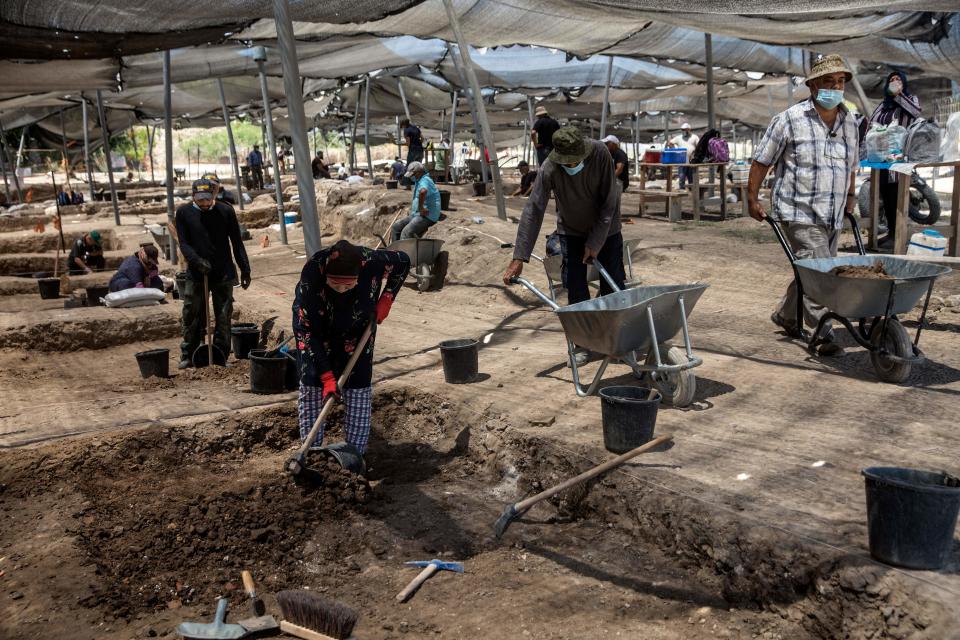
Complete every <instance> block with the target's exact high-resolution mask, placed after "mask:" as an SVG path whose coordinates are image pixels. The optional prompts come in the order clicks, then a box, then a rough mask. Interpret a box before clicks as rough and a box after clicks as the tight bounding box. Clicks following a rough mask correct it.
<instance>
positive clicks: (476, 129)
mask: <svg viewBox="0 0 960 640" xmlns="http://www.w3.org/2000/svg"><path fill="white" fill-rule="evenodd" d="M448 50H449V51H450V58H451V59H452V60H453V65H454V66H455V67H456V68H457V74H458V75H459V76H460V84H461V85H463V86H466V85H468V84H469V83H468V82H467V76H466V73H465V72H464V70H463V64H462V61H461V60H460V58H459V57H457V56H456V55H455V54H454V52H453V49H452V48H448ZM469 94H470V96H471V97H470V99H469V100H467V104H469V105H470V115H471V117H472V118H473V133H474V135H475V139H474V143H475V144H476V145H477V148H478V149H479V150H480V178H481V180H482V181H483V182H487V181H489V179H490V167H488V166H487V154H486V153H484V149H485V147H484V144H483V143H482V142H481V139H480V120H479V118H477V101H476V100H474V99H473V89H470V90H469Z"/></svg>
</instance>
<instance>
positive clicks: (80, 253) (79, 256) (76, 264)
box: [67, 231, 107, 275]
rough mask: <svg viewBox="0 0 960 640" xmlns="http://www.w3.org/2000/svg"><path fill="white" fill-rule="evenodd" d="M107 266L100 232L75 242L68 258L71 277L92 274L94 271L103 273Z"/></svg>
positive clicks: (81, 237) (82, 237)
mask: <svg viewBox="0 0 960 640" xmlns="http://www.w3.org/2000/svg"><path fill="white" fill-rule="evenodd" d="M106 266H107V262H106V260H104V259H103V247H102V245H101V244H100V232H99V231H91V232H90V233H85V234H83V235H82V236H80V237H79V238H77V239H76V240H75V241H74V243H73V246H72V247H71V248H70V255H69V256H68V257H67V269H68V270H69V271H70V274H71V275H78V274H84V273H92V272H93V271H94V269H96V270H97V271H103V269H104V268H106Z"/></svg>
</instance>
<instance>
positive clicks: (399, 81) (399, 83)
mask: <svg viewBox="0 0 960 640" xmlns="http://www.w3.org/2000/svg"><path fill="white" fill-rule="evenodd" d="M397 88H398V89H399V90H400V101H401V102H403V114H404V115H405V116H407V121H410V105H408V104H407V94H406V93H404V91H403V78H397Z"/></svg>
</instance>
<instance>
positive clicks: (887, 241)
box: [877, 233, 894, 249]
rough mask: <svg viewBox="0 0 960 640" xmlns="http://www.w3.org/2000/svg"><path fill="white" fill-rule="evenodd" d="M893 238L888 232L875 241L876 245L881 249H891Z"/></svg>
mask: <svg viewBox="0 0 960 640" xmlns="http://www.w3.org/2000/svg"><path fill="white" fill-rule="evenodd" d="M893 245H894V238H893V236H892V235H890V234H889V233H888V234H887V235H885V236H883V237H882V238H880V240H878V241H877V246H878V247H880V248H881V249H893Z"/></svg>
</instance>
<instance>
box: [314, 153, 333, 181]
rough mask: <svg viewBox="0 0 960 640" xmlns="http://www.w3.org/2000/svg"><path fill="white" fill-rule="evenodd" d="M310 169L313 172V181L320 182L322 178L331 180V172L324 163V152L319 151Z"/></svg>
mask: <svg viewBox="0 0 960 640" xmlns="http://www.w3.org/2000/svg"><path fill="white" fill-rule="evenodd" d="M310 169H311V170H312V171H313V179H314V180H319V179H320V178H326V179H327V180H329V179H330V170H329V169H327V165H326V164H325V163H324V162H323V151H320V150H319V149H317V155H316V156H315V157H314V158H313V160H312V161H311V162H310Z"/></svg>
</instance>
